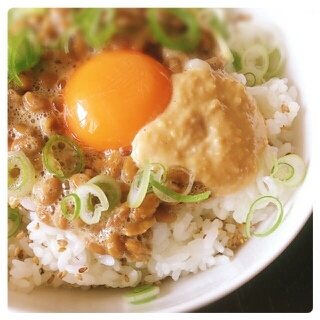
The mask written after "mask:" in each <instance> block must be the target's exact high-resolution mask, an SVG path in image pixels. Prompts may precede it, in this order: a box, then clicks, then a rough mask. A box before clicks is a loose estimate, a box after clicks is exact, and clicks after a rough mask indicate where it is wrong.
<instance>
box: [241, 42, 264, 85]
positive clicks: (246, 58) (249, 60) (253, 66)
mask: <svg viewBox="0 0 320 320" xmlns="http://www.w3.org/2000/svg"><path fill="white" fill-rule="evenodd" d="M241 67H242V73H244V74H246V73H248V72H250V73H252V74H254V76H255V78H256V82H257V83H258V82H259V81H260V80H261V79H262V78H263V77H264V75H265V74H266V72H267V71H268V68H269V55H268V51H267V49H266V47H264V46H263V45H261V44H254V45H252V46H250V47H249V48H247V49H246V50H245V51H244V52H243V54H242V56H241Z"/></svg>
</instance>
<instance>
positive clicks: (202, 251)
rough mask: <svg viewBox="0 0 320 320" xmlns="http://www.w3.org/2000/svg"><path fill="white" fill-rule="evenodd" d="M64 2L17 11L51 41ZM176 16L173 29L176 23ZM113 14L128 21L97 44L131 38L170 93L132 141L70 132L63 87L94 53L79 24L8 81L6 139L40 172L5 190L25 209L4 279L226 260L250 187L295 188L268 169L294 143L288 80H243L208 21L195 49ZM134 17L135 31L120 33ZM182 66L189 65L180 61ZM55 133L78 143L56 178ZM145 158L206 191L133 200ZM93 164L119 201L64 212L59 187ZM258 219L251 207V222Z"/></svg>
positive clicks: (123, 273) (172, 273)
mask: <svg viewBox="0 0 320 320" xmlns="http://www.w3.org/2000/svg"><path fill="white" fill-rule="evenodd" d="M69 10H71V9H50V10H49V12H50V14H48V15H42V14H40V16H37V15H35V16H32V15H31V16H30V17H29V18H30V19H28V18H26V20H23V19H22V21H23V22H22V24H23V23H25V24H26V25H28V26H31V27H32V26H33V23H34V21H35V20H34V19H36V20H37V19H38V22H39V23H40V24H43V25H46V26H47V33H46V32H44V33H43V32H41V34H40V38H44V39H43V41H44V43H48V42H49V40H52V39H51V38H52V37H53V38H54V36H55V35H56V36H57V35H59V33H60V31H61V30H60V31H59V30H56V27H57V26H56V24H55V23H54V21H53V20H52V17H53V16H54V15H56V17H58V18H59V19H58V20H59V21H60V20H61V22H63V23H62V26H64V27H66V28H67V27H68V26H69V23H70V20H69V18H68V17H69V13H70V11H69ZM164 18H165V21H167V18H168V17H167V16H165V17H164ZM175 22H176V24H173V26H174V28H177V30H176V31H177V32H178V31H179V30H181V29H183V28H181V25H180V24H179V23H178V22H177V21H175ZM116 23H117V24H119V26H120V25H121V26H122V28H123V30H125V31H124V33H123V34H116V35H114V36H113V37H112V38H111V40H110V41H109V43H108V44H107V45H106V47H105V48H104V49H103V50H118V49H123V48H125V49H128V48H131V49H132V48H133V49H135V50H140V51H142V52H144V53H146V54H148V55H150V56H152V57H153V58H154V59H157V60H158V61H160V62H161V63H162V64H163V65H164V66H166V67H168V69H169V70H170V72H171V73H172V84H173V96H172V99H171V103H170V104H169V106H168V107H167V109H166V110H165V111H164V112H163V113H162V114H161V115H160V116H159V117H158V118H157V119H155V120H154V121H153V122H150V123H149V124H147V125H146V126H145V127H144V128H142V129H141V130H140V131H139V133H138V134H137V135H136V137H135V139H134V141H133V143H132V146H131V145H129V146H128V145H125V146H122V147H121V148H120V149H119V150H111V149H110V150H106V151H105V152H101V151H97V150H94V149H93V148H91V147H88V146H85V145H83V144H82V143H80V142H79V141H76V140H75V139H74V136H73V135H72V132H70V131H69V130H68V128H67V126H66V124H65V118H64V113H63V112H64V101H63V89H64V87H65V84H66V82H67V81H68V78H69V76H70V74H72V73H73V71H74V70H75V68H76V67H77V66H79V65H81V63H82V62H84V61H86V60H88V59H89V58H90V57H92V56H94V55H96V54H99V50H93V51H92V50H89V49H90V48H89V46H88V44H87V43H86V41H85V39H84V37H83V34H81V32H79V33H76V34H74V35H73V38H72V41H71V43H70V47H69V52H68V53H64V52H63V51H60V50H54V51H52V50H47V51H45V52H44V53H43V55H42V58H41V60H40V62H39V64H38V65H36V66H35V67H33V68H31V69H30V70H26V71H24V72H22V73H21V74H20V79H21V81H22V86H18V85H17V84H15V83H9V88H8V96H9V99H8V103H9V104H8V125H9V130H8V149H9V150H11V151H23V152H24V153H25V154H26V156H27V157H28V158H29V160H30V161H31V163H32V165H33V166H34V168H35V172H36V180H37V182H36V184H35V186H34V187H33V190H32V191H31V193H30V194H29V195H27V196H25V197H22V198H17V197H10V198H9V199H8V203H9V204H10V205H11V206H12V207H18V208H19V209H20V210H21V215H22V224H21V226H20V230H19V231H17V233H16V234H15V236H13V237H11V238H9V243H8V256H9V259H8V261H9V262H8V264H9V286H10V288H12V289H18V290H21V291H25V292H29V291H31V290H32V289H33V288H34V287H37V286H40V285H41V284H47V285H50V286H53V287H59V286H62V285H70V286H97V285H103V286H106V287H129V286H137V285H138V284H140V283H159V281H161V280H163V279H165V278H167V277H171V278H172V279H174V280H178V279H179V277H181V276H184V275H186V274H188V273H196V272H198V271H200V270H205V269H207V268H211V267H212V266H214V265H218V264H221V263H225V262H227V261H229V260H230V259H231V258H232V256H233V255H234V252H235V251H236V249H237V248H238V247H239V246H240V245H242V244H244V243H245V242H246V241H247V238H246V236H245V230H244V229H245V228H244V224H245V221H246V216H247V212H248V210H249V207H250V204H251V203H252V202H253V201H254V200H255V199H256V198H257V197H259V196H261V195H265V194H269V193H272V194H273V196H275V197H278V198H279V199H280V200H283V201H284V202H285V201H286V199H288V197H289V196H290V194H292V193H293V192H294V190H295V189H294V188H286V187H283V186H282V185H280V184H279V183H278V182H277V181H274V180H273V179H271V178H270V170H271V167H272V165H273V163H274V159H277V158H279V157H281V156H282V155H285V154H287V153H290V152H292V151H293V150H294V149H293V147H292V145H291V140H290V139H291V133H292V131H291V130H292V129H291V124H292V122H293V120H294V118H295V117H296V115H297V113H298V111H299V105H298V104H297V102H296V98H297V96H296V91H295V90H294V88H293V87H289V86H288V83H287V79H279V78H272V79H271V80H269V81H267V82H265V83H262V84H261V85H258V86H255V87H252V88H248V87H246V86H245V78H244V76H243V75H241V74H235V73H234V74H231V75H230V74H227V72H226V68H225V65H226V61H224V59H223V58H222V57H221V52H220V51H219V50H218V47H219V46H218V45H217V39H215V38H214V37H213V36H212V35H210V33H208V30H205V29H204V30H202V33H201V40H200V42H199V46H198V47H197V48H196V49H195V51H193V52H189V53H185V52H184V53H183V52H178V51H175V50H171V49H168V48H165V47H163V46H161V45H160V44H159V43H155V42H154V39H153V37H152V35H150V33H149V31H148V28H147V25H146V18H145V11H144V10H139V9H119V10H118V11H117V15H116ZM132 26H134V27H135V28H134V30H136V34H135V35H134V36H130V34H131V33H130V32H128V30H132ZM126 30H127V31H126ZM195 58H196V59H195ZM200 59H201V60H200ZM204 61H206V62H204ZM186 65H193V66H194V67H192V68H190V67H189V68H188V70H184V66H186ZM126 125H127V124H126ZM123 129H124V130H125V126H124V128H123ZM54 134H60V135H65V136H67V137H69V138H70V139H72V140H74V141H75V142H76V143H78V144H79V146H80V148H81V149H82V151H83V154H84V166H83V170H81V172H78V173H75V174H73V175H72V176H71V177H69V178H62V179H61V178H57V177H55V176H54V175H53V174H52V173H51V172H48V170H47V169H46V166H45V165H44V163H43V158H42V150H43V147H44V145H45V144H46V142H47V141H48V139H49V138H50V137H51V136H53V135H54ZM145 159H150V160H151V161H152V162H153V163H160V164H161V165H164V167H165V168H166V170H167V181H166V185H167V186H170V188H171V189H172V190H174V191H175V192H177V193H179V194H183V193H184V192H185V190H186V186H187V185H189V184H190V180H189V179H190V178H189V175H185V172H186V170H190V171H191V172H192V174H194V178H195V180H194V181H192V185H191V188H190V190H188V192H189V194H191V195H193V194H199V193H201V192H203V191H206V190H208V189H209V190H211V191H212V196H211V197H210V198H209V199H208V200H207V201H204V202H200V203H177V202H165V201H162V200H160V199H159V198H158V197H157V196H156V195H155V194H154V193H152V192H149V193H147V194H146V196H145V198H144V200H143V202H142V204H141V205H140V206H139V207H138V208H131V207H129V206H128V203H127V201H126V200H127V195H128V192H129V189H130V186H131V184H132V181H133V179H134V177H135V175H136V174H137V172H138V170H139V169H140V168H141V167H142V164H143V163H144V160H145ZM199 164H201V165H199ZM100 174H104V175H107V176H109V177H111V178H112V179H114V181H115V182H116V183H117V184H118V186H119V188H120V192H121V194H120V200H119V202H118V203H117V204H116V206H115V207H114V208H113V209H112V210H109V212H107V213H104V214H102V216H101V218H100V220H99V222H98V223H94V224H91V225H89V224H86V223H85V222H83V221H82V220H81V219H80V218H76V219H74V220H71V221H69V220H67V219H66V218H65V216H64V214H63V213H62V210H61V205H60V204H61V200H62V199H63V197H65V196H66V195H68V194H71V193H73V192H74V191H75V190H76V189H77V187H78V186H80V185H83V184H86V183H88V181H90V179H92V178H93V177H96V176H98V175H100ZM186 177H187V178H186ZM89 199H90V201H88V206H89V207H90V206H92V207H94V206H95V205H96V201H97V199H96V198H95V197H93V196H92V197H91V198H90V197H89ZM263 219H265V217H263V215H262V216H258V215H257V217H256V221H253V222H252V223H253V227H254V225H255V223H257V222H259V221H260V220H263Z"/></svg>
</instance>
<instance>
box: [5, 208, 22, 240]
mask: <svg viewBox="0 0 320 320" xmlns="http://www.w3.org/2000/svg"><path fill="white" fill-rule="evenodd" d="M20 224H21V216H20V211H19V209H18V208H11V207H10V206H9V205H8V238H10V237H12V236H13V235H14V234H15V233H16V232H17V231H18V229H19V227H20Z"/></svg>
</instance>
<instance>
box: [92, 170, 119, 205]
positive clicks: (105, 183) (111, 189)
mask: <svg viewBox="0 0 320 320" xmlns="http://www.w3.org/2000/svg"><path fill="white" fill-rule="evenodd" d="M88 183H93V184H95V185H97V186H98V187H99V188H100V189H101V190H102V191H103V192H104V193H105V195H106V196H107V198H108V201H109V209H108V211H111V210H112V209H114V207H115V206H116V205H118V204H119V202H120V200H121V188H120V185H119V183H118V182H117V181H116V180H115V179H114V178H113V177H111V176H108V175H106V174H100V175H97V176H95V177H93V178H92V179H90V180H89V181H88Z"/></svg>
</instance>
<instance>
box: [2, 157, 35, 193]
mask: <svg viewBox="0 0 320 320" xmlns="http://www.w3.org/2000/svg"><path fill="white" fill-rule="evenodd" d="M35 179H36V178H35V170H34V167H33V165H32V163H31V162H30V160H29V158H28V157H27V156H26V155H25V154H24V153H23V152H22V151H10V152H9V153H8V195H9V197H10V196H12V197H23V196H26V195H27V194H28V193H29V192H31V190H32V188H33V185H34V183H35Z"/></svg>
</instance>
